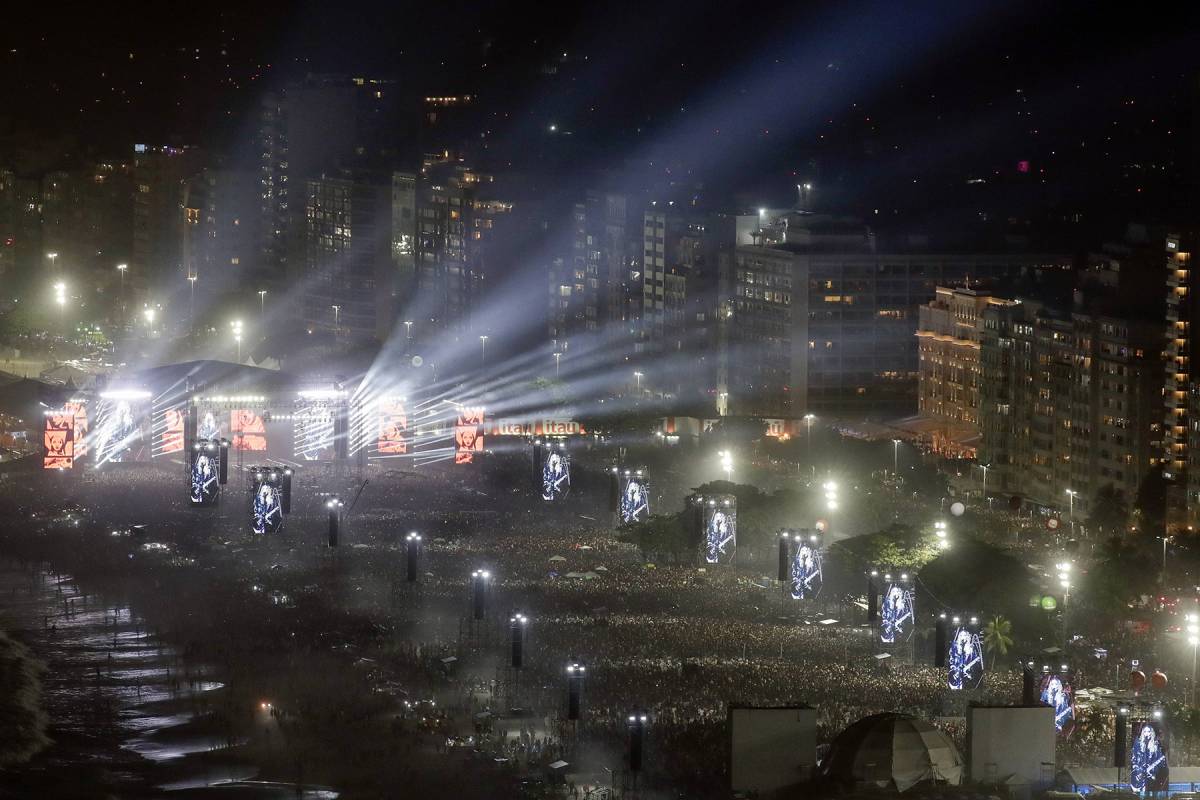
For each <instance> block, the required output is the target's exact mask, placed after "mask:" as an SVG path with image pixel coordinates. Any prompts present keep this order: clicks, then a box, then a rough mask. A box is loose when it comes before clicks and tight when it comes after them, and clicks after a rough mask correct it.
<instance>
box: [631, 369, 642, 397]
mask: <svg viewBox="0 0 1200 800" xmlns="http://www.w3.org/2000/svg"><path fill="white" fill-rule="evenodd" d="M633 377H634V380H636V381H637V390H638V394H639V395H640V394H641V393H642V373H640V372H634V373H633Z"/></svg>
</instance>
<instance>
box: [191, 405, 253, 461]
mask: <svg viewBox="0 0 1200 800" xmlns="http://www.w3.org/2000/svg"><path fill="white" fill-rule="evenodd" d="M229 430H230V431H231V432H232V433H233V444H232V445H231V448H232V449H234V450H244V451H247V452H254V453H265V452H266V451H267V426H266V425H265V424H264V423H263V418H262V417H261V416H259V415H258V413H257V412H255V411H250V410H247V409H237V410H235V411H231V412H230V413H229ZM196 435H197V436H199V435H200V432H199V430H197V431H196Z"/></svg>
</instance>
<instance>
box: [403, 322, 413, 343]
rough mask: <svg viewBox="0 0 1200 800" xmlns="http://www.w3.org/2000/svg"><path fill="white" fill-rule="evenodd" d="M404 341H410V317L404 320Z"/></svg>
mask: <svg viewBox="0 0 1200 800" xmlns="http://www.w3.org/2000/svg"><path fill="white" fill-rule="evenodd" d="M404 341H405V342H406V343H407V342H411V341H412V320H411V319H410V320H405V321H404Z"/></svg>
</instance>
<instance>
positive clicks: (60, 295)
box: [54, 281, 67, 332]
mask: <svg viewBox="0 0 1200 800" xmlns="http://www.w3.org/2000/svg"><path fill="white" fill-rule="evenodd" d="M54 302H55V303H57V304H58V327H60V328H64V327H65V324H64V322H63V314H64V313H65V312H66V305H67V285H66V284H65V283H63V282H62V281H59V282H58V283H56V284H54ZM64 332H65V331H64Z"/></svg>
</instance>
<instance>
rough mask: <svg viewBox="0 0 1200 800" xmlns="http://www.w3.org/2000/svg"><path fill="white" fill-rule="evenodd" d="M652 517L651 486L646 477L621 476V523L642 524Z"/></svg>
mask: <svg viewBox="0 0 1200 800" xmlns="http://www.w3.org/2000/svg"><path fill="white" fill-rule="evenodd" d="M648 516H650V484H649V483H648V482H647V480H646V477H645V476H644V475H638V474H636V473H625V474H624V475H622V476H621V523H622V524H624V525H628V524H629V523H631V522H640V521H641V520H644V519H645V518H646V517H648Z"/></svg>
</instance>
